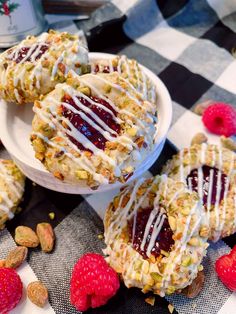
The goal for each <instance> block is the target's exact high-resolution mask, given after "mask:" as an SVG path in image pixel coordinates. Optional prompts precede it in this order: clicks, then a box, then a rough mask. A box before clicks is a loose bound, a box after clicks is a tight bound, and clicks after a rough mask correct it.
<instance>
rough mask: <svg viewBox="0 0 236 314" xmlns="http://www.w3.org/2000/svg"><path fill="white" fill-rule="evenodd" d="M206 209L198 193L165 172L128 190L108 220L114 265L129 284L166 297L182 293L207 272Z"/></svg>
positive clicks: (114, 204)
mask: <svg viewBox="0 0 236 314" xmlns="http://www.w3.org/2000/svg"><path fill="white" fill-rule="evenodd" d="M202 211H203V207H202V205H201V202H200V200H199V197H198V195H197V193H195V192H191V191H190V190H188V189H187V188H186V186H185V185H184V184H183V183H181V182H177V181H173V180H171V179H169V178H167V176H165V175H163V176H156V177H154V178H151V179H147V180H144V179H140V180H138V181H137V182H136V183H134V184H133V185H131V186H128V187H126V188H123V190H122V191H121V192H120V194H119V195H118V196H116V197H115V198H114V200H113V201H112V202H111V204H110V206H109V207H108V209H107V211H106V215H105V219H104V225H105V243H106V245H107V247H106V249H105V250H104V253H105V255H107V261H108V263H109V264H110V265H111V267H113V268H114V269H115V271H116V272H118V273H119V274H120V276H121V278H122V279H123V281H124V283H125V285H126V286H127V287H128V288H130V287H138V288H141V289H142V291H143V292H144V293H146V292H148V291H152V292H154V293H155V294H158V295H160V296H162V297H163V296H165V295H168V294H172V293H174V292H178V293H179V292H181V290H182V289H184V288H185V287H187V286H189V285H190V284H191V283H192V281H193V280H194V279H195V278H196V277H197V274H198V272H199V271H200V270H202V265H201V262H202V258H203V257H204V256H205V254H206V248H207V246H208V244H207V242H206V241H207V236H206V234H207V233H206V228H207V226H206V224H205V220H204V217H203V215H202Z"/></svg>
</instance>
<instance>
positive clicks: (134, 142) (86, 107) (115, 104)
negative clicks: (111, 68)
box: [31, 72, 157, 188]
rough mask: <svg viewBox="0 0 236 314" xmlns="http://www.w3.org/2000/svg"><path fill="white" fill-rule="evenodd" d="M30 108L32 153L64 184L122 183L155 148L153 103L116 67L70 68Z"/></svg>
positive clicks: (155, 117) (154, 106)
mask: <svg viewBox="0 0 236 314" xmlns="http://www.w3.org/2000/svg"><path fill="white" fill-rule="evenodd" d="M33 110H34V112H35V117H34V119H33V132H32V134H31V141H32V144H33V148H34V150H35V156H36V158H38V159H39V160H40V161H41V162H42V163H43V164H44V166H45V167H46V168H47V169H48V171H49V172H51V173H53V174H54V176H55V177H57V178H59V179H61V180H63V181H64V182H67V183H72V184H78V183H85V184H87V185H88V186H89V187H93V188H96V187H98V186H99V185H100V184H108V183H114V182H116V181H120V182H125V181H126V180H127V179H128V178H129V177H130V176H132V174H133V172H134V171H135V168H136V166H137V165H140V164H141V162H142V161H143V160H144V159H145V157H146V156H147V155H148V154H149V153H150V151H151V150H152V149H153V147H154V134H155V133H156V122H157V108H156V105H153V104H151V103H149V102H148V101H144V100H143V99H142V97H141V95H140V94H139V93H137V92H136V91H135V90H134V89H133V87H132V86H131V84H130V83H129V82H127V81H126V80H124V79H123V78H122V77H120V76H119V75H118V73H117V72H114V73H111V74H101V75H94V74H86V75H83V76H77V75H75V74H74V72H71V73H69V74H68V79H67V82H66V83H63V84H58V85H56V87H55V89H54V90H53V91H52V92H51V93H49V94H48V95H46V96H44V97H42V99H41V101H36V102H35V104H34V109H33Z"/></svg>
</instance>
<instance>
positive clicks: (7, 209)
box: [0, 159, 25, 229]
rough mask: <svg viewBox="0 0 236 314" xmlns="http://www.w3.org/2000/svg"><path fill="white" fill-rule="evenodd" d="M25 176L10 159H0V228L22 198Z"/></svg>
mask: <svg viewBox="0 0 236 314" xmlns="http://www.w3.org/2000/svg"><path fill="white" fill-rule="evenodd" d="M24 186H25V177H24V175H23V174H22V172H21V171H20V170H19V169H18V168H17V166H16V165H15V164H14V162H13V161H11V160H4V159H0V229H3V228H4V227H5V223H6V221H7V220H8V219H12V218H13V217H14V214H15V212H16V210H17V206H18V204H19V203H20V201H21V200H22V196H23V193H24Z"/></svg>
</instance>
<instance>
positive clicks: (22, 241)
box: [15, 226, 39, 248]
mask: <svg viewBox="0 0 236 314" xmlns="http://www.w3.org/2000/svg"><path fill="white" fill-rule="evenodd" d="M15 241H16V243H17V244H19V245H22V246H26V247H31V248H33V247H37V246H38V245H39V239H38V237H37V234H36V233H35V232H34V231H33V230H32V229H31V228H29V227H26V226H19V227H17V228H16V230H15Z"/></svg>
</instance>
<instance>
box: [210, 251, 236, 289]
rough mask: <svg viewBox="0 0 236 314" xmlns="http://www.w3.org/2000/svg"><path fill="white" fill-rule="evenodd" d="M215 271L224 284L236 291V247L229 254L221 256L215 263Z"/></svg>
mask: <svg viewBox="0 0 236 314" xmlns="http://www.w3.org/2000/svg"><path fill="white" fill-rule="evenodd" d="M215 270H216V272H217V275H218V277H219V278H220V280H221V281H222V282H223V284H224V285H225V286H226V287H227V288H228V289H229V290H231V291H236V246H234V248H233V249H232V251H231V252H230V253H229V254H226V255H223V256H221V257H220V258H219V259H218V260H217V261H216V263H215Z"/></svg>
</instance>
